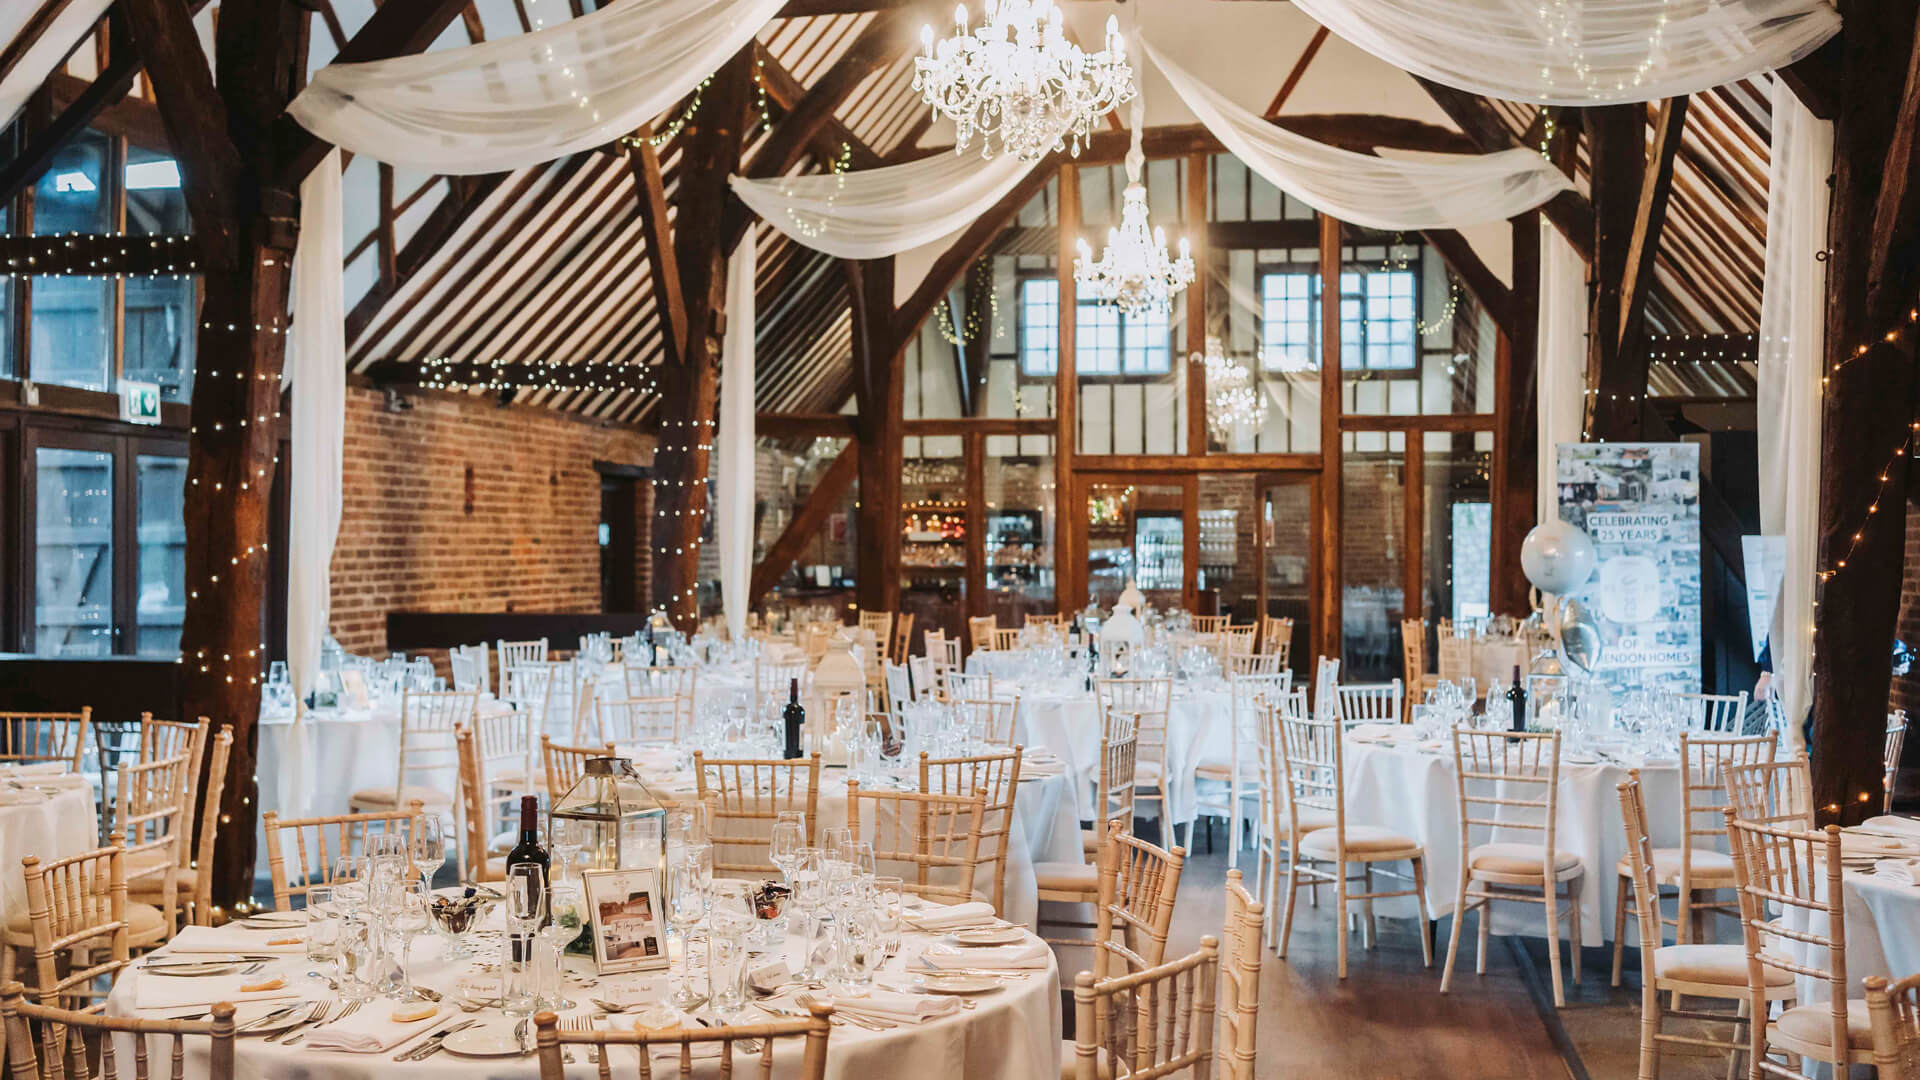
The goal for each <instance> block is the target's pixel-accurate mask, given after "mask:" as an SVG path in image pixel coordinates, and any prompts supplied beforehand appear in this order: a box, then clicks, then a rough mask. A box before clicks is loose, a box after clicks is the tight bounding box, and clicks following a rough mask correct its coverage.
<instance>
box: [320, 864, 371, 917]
mask: <svg viewBox="0 0 1920 1080" xmlns="http://www.w3.org/2000/svg"><path fill="white" fill-rule="evenodd" d="M365 870H366V861H365V860H364V859H363V858H362V857H360V856H358V855H355V854H353V853H351V852H347V853H345V854H342V855H341V856H339V857H338V858H336V859H334V860H333V867H332V869H331V870H329V871H328V876H327V884H328V885H329V886H330V887H331V888H332V889H333V898H334V900H335V901H337V902H338V903H339V904H340V906H341V908H342V910H347V911H351V910H353V909H354V908H357V907H358V906H359V905H360V904H361V903H363V902H364V901H365V900H366V898H367V884H366V882H365V881H364V880H363V874H364V872H365Z"/></svg>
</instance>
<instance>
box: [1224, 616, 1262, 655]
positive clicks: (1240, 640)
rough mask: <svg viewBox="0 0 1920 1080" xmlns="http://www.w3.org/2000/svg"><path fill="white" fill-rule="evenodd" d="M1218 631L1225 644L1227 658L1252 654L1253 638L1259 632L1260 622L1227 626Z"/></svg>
mask: <svg viewBox="0 0 1920 1080" xmlns="http://www.w3.org/2000/svg"><path fill="white" fill-rule="evenodd" d="M1220 633H1221V635H1222V640H1223V641H1224V642H1225V645H1226V654H1227V657H1228V659H1232V658H1233V657H1236V656H1252V655H1253V647H1254V639H1255V638H1256V637H1257V636H1258V635H1259V633H1260V624H1259V623H1248V624H1247V625H1245V626H1228V627H1226V628H1225V629H1224V630H1222V631H1221V632H1220Z"/></svg>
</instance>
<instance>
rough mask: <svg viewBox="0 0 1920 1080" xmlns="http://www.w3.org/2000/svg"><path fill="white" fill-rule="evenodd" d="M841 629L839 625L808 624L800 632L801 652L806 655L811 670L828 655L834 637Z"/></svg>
mask: <svg viewBox="0 0 1920 1080" xmlns="http://www.w3.org/2000/svg"><path fill="white" fill-rule="evenodd" d="M838 629H839V626H838V624H829V623H808V624H807V625H806V627H805V628H804V629H802V630H801V631H800V651H801V652H802V653H804V654H805V655H806V658H807V666H808V667H809V668H811V667H812V666H814V665H815V664H818V663H819V662H820V658H821V657H823V656H825V655H827V648H828V646H829V645H830V644H831V643H832V641H833V635H834V632H835V631H836V630H838Z"/></svg>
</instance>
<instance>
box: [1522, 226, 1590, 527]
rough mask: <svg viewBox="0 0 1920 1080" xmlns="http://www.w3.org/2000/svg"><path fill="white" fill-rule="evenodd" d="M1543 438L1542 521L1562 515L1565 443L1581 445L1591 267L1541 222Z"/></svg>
mask: <svg viewBox="0 0 1920 1080" xmlns="http://www.w3.org/2000/svg"><path fill="white" fill-rule="evenodd" d="M1539 350H1540V352H1539V356H1538V358H1537V359H1536V361H1535V365H1534V367H1535V370H1536V371H1537V372H1538V375H1537V381H1538V385H1539V387H1540V391H1539V429H1538V430H1539V433H1540V440H1539V441H1540V447H1539V451H1538V454H1539V456H1538V458H1537V459H1536V461H1537V464H1538V469H1539V472H1538V480H1537V482H1536V485H1535V492H1536V496H1537V501H1536V505H1535V508H1534V520H1535V521H1536V522H1542V521H1552V520H1553V519H1554V518H1556V517H1558V516H1559V509H1560V508H1559V493H1558V490H1557V488H1556V486H1555V482H1554V480H1555V473H1556V472H1557V471H1558V465H1557V464H1556V462H1557V460H1558V454H1557V453H1556V452H1555V447H1557V446H1558V445H1559V444H1560V443H1571V442H1579V441H1580V419H1581V415H1582V413H1583V411H1584V410H1585V408H1586V396H1585V391H1586V385H1587V263H1586V260H1585V259H1582V258H1581V257H1580V253H1579V252H1578V251H1575V250H1574V249H1573V245H1572V244H1570V243H1568V242H1567V238H1566V237H1564V236H1561V235H1560V230H1559V229H1557V228H1555V227H1554V225H1553V223H1552V222H1549V221H1547V220H1546V219H1545V218H1544V217H1543V218H1541V219H1540V344H1539Z"/></svg>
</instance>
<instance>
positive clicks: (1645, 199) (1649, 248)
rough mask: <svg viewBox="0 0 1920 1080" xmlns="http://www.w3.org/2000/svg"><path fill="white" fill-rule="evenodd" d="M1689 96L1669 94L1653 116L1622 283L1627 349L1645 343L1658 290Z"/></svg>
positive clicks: (1622, 319) (1622, 335)
mask: <svg viewBox="0 0 1920 1080" xmlns="http://www.w3.org/2000/svg"><path fill="white" fill-rule="evenodd" d="M1687 100H1688V99H1687V98H1685V97H1674V98H1667V99H1666V100H1664V101H1662V102H1661V103H1660V109H1659V112H1658V114H1657V115H1656V117H1655V119H1654V123H1653V150H1652V152H1651V154H1650V155H1649V157H1648V160H1647V165H1646V171H1645V173H1644V175H1643V177H1642V182H1641V185H1640V204H1639V208H1638V210H1637V211H1636V212H1635V214H1634V219H1633V240H1632V241H1631V242H1630V243H1629V245H1628V247H1627V266H1626V276H1625V277H1624V278H1623V279H1622V280H1621V284H1620V298H1621V299H1620V325H1619V328H1618V330H1617V331H1616V332H1615V336H1616V337H1617V338H1618V339H1619V341H1620V348H1621V350H1622V351H1623V352H1626V351H1629V349H1630V348H1631V347H1632V346H1633V343H1632V342H1631V341H1630V340H1629V339H1630V337H1632V336H1633V335H1639V337H1640V338H1641V340H1642V341H1643V342H1644V338H1645V334H1646V328H1645V326H1644V325H1643V322H1644V319H1645V315H1646V310H1647V294H1648V293H1650V292H1651V291H1652V290H1653V259H1654V255H1655V254H1656V253H1658V252H1659V250H1660V231H1661V229H1662V228H1663V227H1664V226H1665V225H1666V221H1667V201H1668V197H1669V196H1670V195H1671V194H1672V192H1673V163H1674V158H1675V156H1676V155H1678V154H1679V152H1680V140H1681V138H1682V136H1683V135H1684V133H1685V131H1686V123H1687ZM1638 351H1641V352H1644V351H1645V350H1644V349H1639V350H1638ZM1642 366H1644V360H1643V361H1642Z"/></svg>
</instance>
